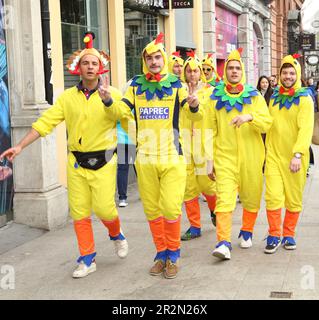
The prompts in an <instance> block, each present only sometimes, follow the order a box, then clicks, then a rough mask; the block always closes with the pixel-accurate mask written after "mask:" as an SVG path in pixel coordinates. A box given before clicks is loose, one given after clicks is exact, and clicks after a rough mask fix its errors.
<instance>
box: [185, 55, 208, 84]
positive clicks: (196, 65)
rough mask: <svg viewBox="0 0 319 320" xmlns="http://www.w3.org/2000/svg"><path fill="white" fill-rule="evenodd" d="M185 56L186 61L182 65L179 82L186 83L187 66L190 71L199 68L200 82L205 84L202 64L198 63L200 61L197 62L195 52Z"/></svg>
mask: <svg viewBox="0 0 319 320" xmlns="http://www.w3.org/2000/svg"><path fill="white" fill-rule="evenodd" d="M187 56H188V59H187V60H186V61H185V63H184V67H183V71H182V76H181V80H182V81H183V82H186V76H185V72H186V68H187V66H189V67H190V68H191V69H192V70H195V69H196V68H199V70H200V80H201V81H202V82H206V77H205V74H204V72H203V67H202V63H201V62H200V60H199V58H198V56H197V55H196V53H195V51H193V50H191V51H188V52H187Z"/></svg>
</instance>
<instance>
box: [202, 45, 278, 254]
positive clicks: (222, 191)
mask: <svg viewBox="0 0 319 320" xmlns="http://www.w3.org/2000/svg"><path fill="white" fill-rule="evenodd" d="M241 51H242V50H241V49H238V50H234V51H232V52H231V53H230V55H229V57H228V59H227V61H226V63H225V67H224V77H223V79H224V83H222V84H220V85H218V86H217V87H216V88H215V90H214V91H213V94H212V95H211V97H210V102H209V107H208V108H206V109H205V110H206V112H207V114H206V115H205V118H206V127H208V128H212V130H213V156H212V159H211V160H212V161H210V165H211V168H210V170H209V171H210V174H209V176H210V177H211V178H212V179H216V190H217V204H216V210H215V212H216V219H217V228H216V234H217V241H218V243H217V246H216V249H215V250H214V251H213V255H214V256H215V257H217V258H220V259H227V260H228V259H230V258H231V254H230V251H231V249H232V247H231V229H232V212H233V210H234V209H235V207H236V198H237V194H238V193H239V196H240V199H241V202H242V205H243V222H242V227H241V231H240V234H239V237H241V238H242V240H241V243H240V246H241V247H242V248H249V247H251V246H252V236H253V228H254V225H255V221H256V218H257V213H258V211H259V208H260V200H261V196H262V186H263V173H262V168H263V164H264V159H265V148H264V144H263V140H262V137H261V133H266V132H267V131H268V130H269V128H270V126H271V124H272V119H271V117H270V115H269V111H268V108H267V105H266V103H265V101H264V99H263V97H262V96H261V95H260V94H259V93H258V91H257V89H255V88H253V87H252V86H250V85H248V84H246V83H245V82H246V80H245V69H244V64H243V63H242V60H241Z"/></svg>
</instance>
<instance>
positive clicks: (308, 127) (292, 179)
mask: <svg viewBox="0 0 319 320" xmlns="http://www.w3.org/2000/svg"><path fill="white" fill-rule="evenodd" d="M273 103H274V100H273V99H272V100H271V101H270V106H269V110H270V113H271V115H272V116H273V118H274V124H273V126H272V128H271V130H270V131H269V133H268V134H267V138H266V146H267V158H266V171H265V176H266V195H265V198H266V206H267V213H268V220H269V225H270V228H269V235H270V236H275V237H280V236H281V232H282V231H281V209H282V208H286V216H285V221H284V226H283V236H284V237H288V236H291V237H294V234H295V232H294V229H295V226H296V224H297V219H298V214H299V213H300V212H301V210H302V197H303V191H304V187H305V183H306V175H307V169H308V166H309V146H310V144H311V138H312V132H313V123H314V120H313V119H314V108H313V101H312V98H311V97H310V96H305V97H300V103H299V105H296V104H293V105H292V106H291V107H290V109H289V110H288V109H286V108H282V109H281V110H280V109H279V105H276V106H273ZM297 152H299V153H301V154H302V158H301V161H302V164H301V169H300V170H299V171H298V172H297V173H292V172H291V171H290V169H289V165H290V161H291V160H292V158H293V156H294V154H295V153H297ZM276 216H277V219H276ZM290 220H291V221H290ZM289 224H290V226H288V225H289Z"/></svg>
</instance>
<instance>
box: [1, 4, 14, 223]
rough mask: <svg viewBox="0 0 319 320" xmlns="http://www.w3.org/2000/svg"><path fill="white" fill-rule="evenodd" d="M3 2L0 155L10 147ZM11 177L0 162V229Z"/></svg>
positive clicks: (6, 216)
mask: <svg viewBox="0 0 319 320" xmlns="http://www.w3.org/2000/svg"><path fill="white" fill-rule="evenodd" d="M2 9H3V1H2V0H0V154H1V153H2V152H3V151H5V150H6V149H8V148H10V147H11V125H10V104H9V92H8V68H7V48H6V38H5V30H4V28H3V23H2V22H3V19H2V13H3V10H2ZM12 199H13V177H12V164H11V163H9V161H7V160H6V159H3V160H2V161H0V227H2V226H3V225H4V224H6V222H7V221H8V220H12V218H13V217H12Z"/></svg>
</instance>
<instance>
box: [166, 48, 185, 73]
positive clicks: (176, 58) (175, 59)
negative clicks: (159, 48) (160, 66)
mask: <svg viewBox="0 0 319 320" xmlns="http://www.w3.org/2000/svg"><path fill="white" fill-rule="evenodd" d="M175 63H178V64H179V65H180V66H181V67H182V66H183V64H184V60H183V58H182V57H181V54H180V51H176V52H173V53H172V55H171V56H170V57H169V58H168V71H169V72H170V73H173V67H174V65H175Z"/></svg>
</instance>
